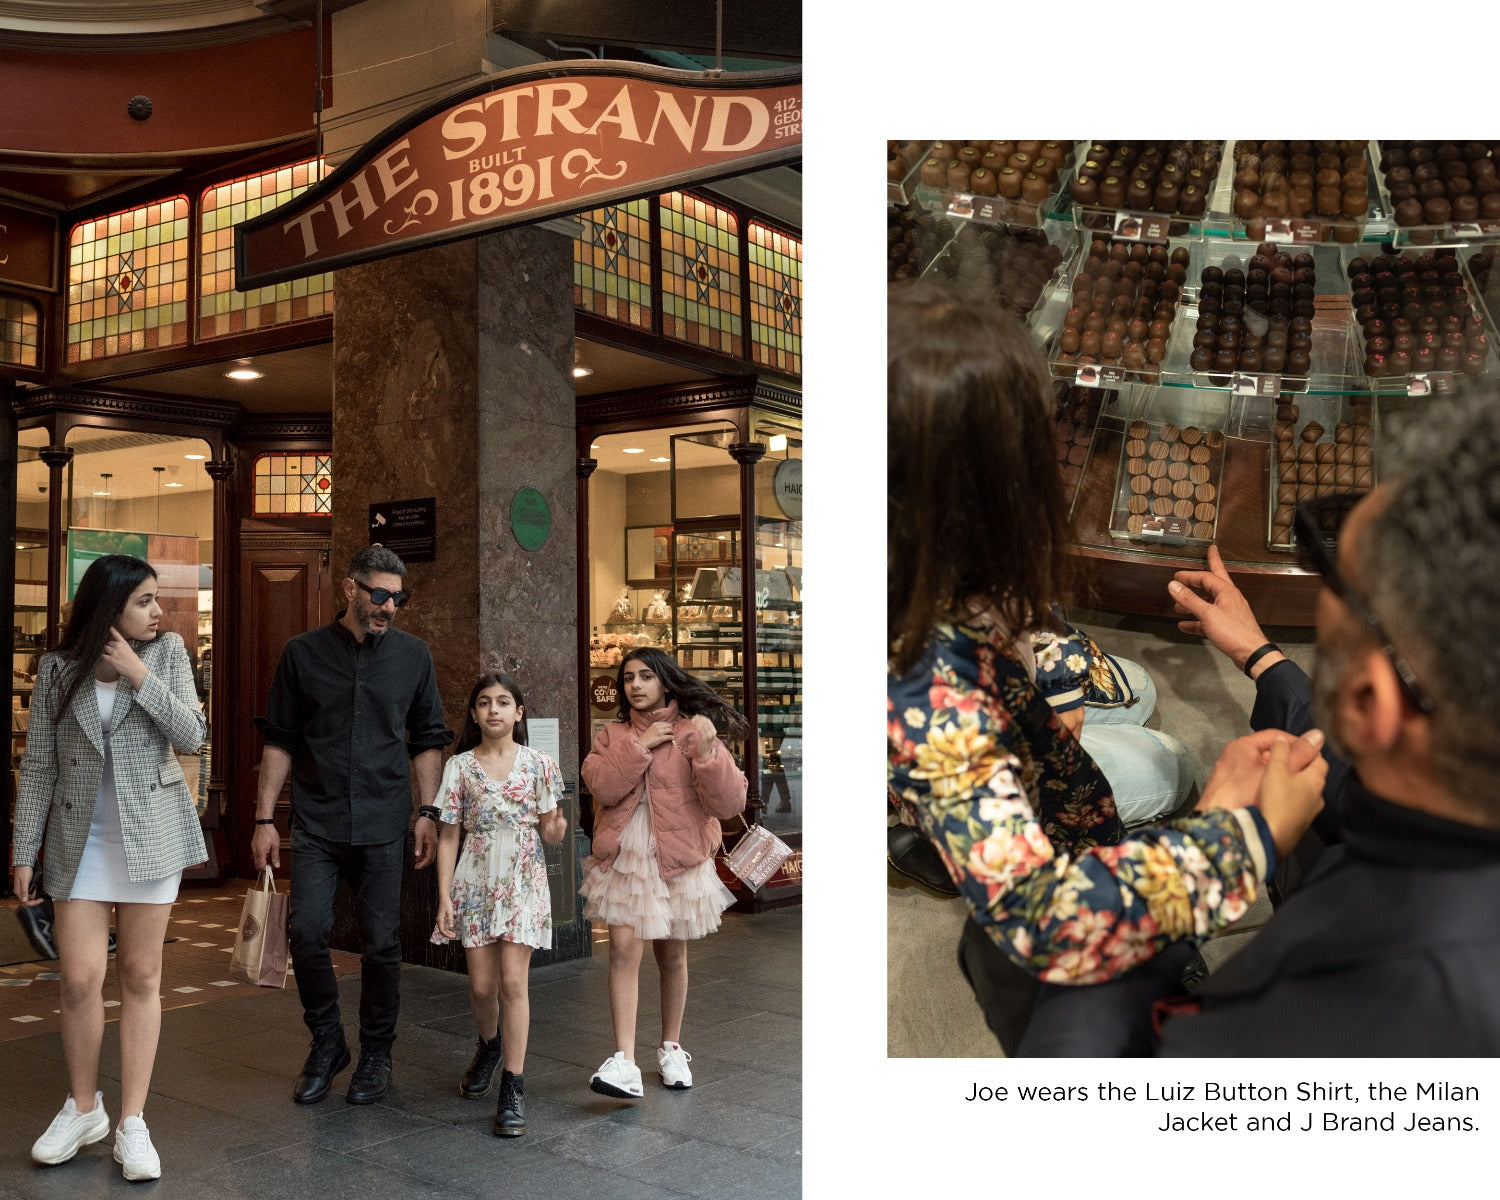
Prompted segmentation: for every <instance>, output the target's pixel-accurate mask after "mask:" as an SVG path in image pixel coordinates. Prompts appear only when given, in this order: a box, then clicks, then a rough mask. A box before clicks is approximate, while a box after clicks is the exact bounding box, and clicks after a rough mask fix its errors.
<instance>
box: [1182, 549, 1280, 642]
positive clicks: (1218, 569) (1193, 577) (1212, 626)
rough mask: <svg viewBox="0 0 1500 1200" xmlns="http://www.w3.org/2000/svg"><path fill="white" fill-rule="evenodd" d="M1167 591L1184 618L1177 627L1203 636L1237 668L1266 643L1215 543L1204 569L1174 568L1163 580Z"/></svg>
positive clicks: (1258, 623) (1247, 603)
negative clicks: (1169, 579) (1171, 573)
mask: <svg viewBox="0 0 1500 1200" xmlns="http://www.w3.org/2000/svg"><path fill="white" fill-rule="evenodd" d="M1195 589H1196V590H1195ZM1199 592H1202V593H1203V595H1201V596H1200V595H1199V594H1198V593H1199ZM1167 593H1168V594H1169V595H1170V596H1171V597H1172V600H1173V602H1174V603H1175V604H1176V606H1177V611H1178V612H1180V613H1182V614H1183V615H1184V616H1185V617H1186V618H1187V619H1186V620H1182V621H1178V622H1177V628H1178V629H1180V630H1182V632H1183V633H1192V634H1197V635H1198V636H1200V637H1206V638H1207V639H1208V640H1209V641H1210V642H1212V643H1213V645H1214V648H1215V649H1216V650H1218V651H1220V652H1221V653H1223V654H1227V655H1228V656H1229V658H1230V659H1231V660H1232V661H1233V662H1234V665H1235V666H1236V667H1239V668H1240V669H1241V670H1244V667H1245V660H1246V659H1247V658H1249V657H1250V656H1251V655H1252V654H1253V653H1255V651H1256V650H1258V649H1259V648H1260V647H1261V646H1264V645H1265V644H1266V640H1267V639H1266V635H1265V632H1264V631H1263V630H1262V629H1261V627H1260V622H1259V621H1257V620H1256V619H1255V614H1254V613H1253V612H1251V611H1250V604H1249V602H1248V601H1247V600H1246V599H1245V594H1244V593H1243V592H1241V591H1240V589H1239V588H1237V587H1235V585H1234V580H1232V579H1230V578H1229V572H1228V571H1226V570H1225V569H1224V559H1223V558H1222V557H1221V556H1220V555H1219V548H1218V547H1217V546H1210V547H1209V548H1208V570H1206V571H1178V572H1177V573H1176V574H1175V575H1174V576H1173V577H1172V582H1171V583H1169V584H1167ZM1267 665H1269V663H1268V664H1267Z"/></svg>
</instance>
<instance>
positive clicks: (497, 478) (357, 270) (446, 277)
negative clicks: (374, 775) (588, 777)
mask: <svg viewBox="0 0 1500 1200" xmlns="http://www.w3.org/2000/svg"><path fill="white" fill-rule="evenodd" d="M572 276H573V268H572V244H571V242H570V240H569V239H568V238H567V237H566V236H564V235H561V234H558V233H554V232H551V231H549V230H544V229H536V228H524V229H514V230H506V231H503V232H500V233H494V234H488V235H486V236H483V237H479V238H471V239H469V240H466V241H462V242H458V243H455V244H453V245H448V246H441V247H437V248H434V249H429V250H421V251H415V252H411V253H408V254H404V255H399V256H397V257H394V258H390V259H386V260H383V261H381V262H376V263H369V264H365V265H362V266H359V267H352V268H346V269H344V270H342V271H339V272H338V273H337V275H336V277H335V282H334V313H335V316H334V400H333V489H334V491H333V495H334V499H333V553H334V557H335V562H334V569H335V571H336V573H341V572H342V570H343V567H344V565H345V564H346V563H347V561H348V557H349V555H350V554H351V553H352V552H353V551H354V550H355V549H357V548H358V547H360V546H364V545H368V544H369V541H370V537H369V529H368V506H369V505H370V504H371V503H375V502H380V501H391V500H414V499H421V498H423V497H427V496H432V497H435V498H436V501H437V511H436V515H437V554H436V561H434V562H431V563H413V564H411V565H410V568H409V571H410V573H409V575H408V586H409V587H410V589H411V591H412V593H413V599H412V601H411V603H410V604H409V605H408V606H407V607H406V608H405V609H403V610H402V613H401V616H400V618H399V623H400V626H401V627H402V628H404V629H406V630H408V631H410V632H412V633H414V634H416V635H418V636H419V637H422V638H424V639H425V640H426V641H427V643H428V644H429V645H430V646H431V647H432V653H433V659H434V661H435V662H436V664H437V671H438V683H439V686H440V688H441V690H442V695H443V706H444V709H445V711H446V713H447V718H448V725H449V727H450V728H451V729H454V730H455V731H456V730H457V729H459V728H460V727H461V725H462V722H463V719H464V704H465V702H466V701H467V699H468V695H469V689H470V688H471V687H472V686H473V683H474V680H475V679H476V678H477V677H478V675H479V674H480V672H481V671H485V670H494V669H500V670H503V671H505V672H506V673H507V674H510V675H512V676H513V677H515V679H516V680H517V682H518V683H519V684H520V686H521V687H522V689H523V690H524V694H525V699H526V710H527V714H528V716H530V717H554V718H556V719H557V720H558V721H559V723H560V731H559V732H560V738H559V742H560V747H561V756H560V758H561V766H562V769H563V774H564V776H565V777H566V779H567V780H568V781H569V784H570V786H571V788H572V790H573V795H574V796H576V789H577V779H578V753H577V747H578V700H577V695H576V688H577V679H578V612H577V579H578V562H577V547H578V544H577V528H576V503H577V501H576V490H577V478H576V474H575V459H576V457H577V451H576V445H575V432H574V431H575V424H576V420H575V399H574V393H573V376H572V365H573V283H572ZM522 487H532V488H535V489H536V490H537V491H539V492H541V494H542V495H543V496H544V497H545V498H546V501H547V505H548V507H549V509H550V511H551V529H550V533H549V534H548V537H547V540H546V542H545V543H544V544H543V545H542V546H541V547H540V548H539V549H538V550H536V551H528V550H525V549H523V548H522V546H521V545H520V543H519V542H518V541H517V540H516V537H515V535H514V534H513V533H512V530H511V503H512V500H513V498H514V496H515V494H516V492H517V490H518V489H520V488H522ZM338 577H341V574H336V578H338ZM571 816H572V814H571V812H570V818H571ZM567 859H568V864H567V866H566V868H565V869H564V875H565V878H566V882H567V885H568V887H567V889H566V895H565V896H564V897H562V898H561V905H562V907H563V911H559V904H560V901H559V897H558V896H557V894H556V890H554V925H555V926H556V927H557V930H556V933H557V936H556V937H555V938H554V945H555V946H556V947H557V949H556V951H555V954H554V957H577V956H580V955H584V954H587V953H588V941H589V939H588V936H587V926H586V925H582V926H581V931H582V932H581V934H580V935H578V936H572V937H570V935H569V934H568V933H567V932H566V931H565V930H564V929H563V925H564V923H565V920H564V919H565V918H567V917H570V916H576V910H577V909H578V908H579V905H578V903H577V897H576V893H575V890H574V889H575V886H576V872H575V871H574V870H573V869H572V861H573V855H572V854H571V852H570V853H569V854H568V855H567ZM550 866H551V867H552V868H553V869H554V872H556V868H557V864H556V863H552V864H550ZM431 878H432V873H431V872H430V871H429V872H423V873H422V874H421V875H420V876H416V877H415V879H416V880H417V886H416V888H414V889H413V892H414V893H416V894H420V895H423V896H426V895H427V893H430V892H431V891H432V884H431V882H430V881H431ZM408 882H409V883H410V882H411V881H410V880H409V881H408ZM411 901H412V895H408V897H407V902H406V903H407V905H410V904H411ZM423 907H424V908H425V904H424V905H423ZM579 924H580V923H579V922H576V921H575V922H574V925H575V926H576V925H579ZM429 929H430V923H429ZM424 936H425V935H424ZM407 949H408V959H409V960H411V961H434V960H433V959H432V958H431V957H430V956H426V955H425V952H421V953H414V947H413V946H410V945H408V947H407ZM456 961H458V962H461V961H462V959H461V956H460V957H459V958H458V959H457V960H456ZM535 961H537V962H539V963H540V962H544V961H547V958H546V956H539V957H538V958H537V959H536V960H535ZM437 965H446V964H437Z"/></svg>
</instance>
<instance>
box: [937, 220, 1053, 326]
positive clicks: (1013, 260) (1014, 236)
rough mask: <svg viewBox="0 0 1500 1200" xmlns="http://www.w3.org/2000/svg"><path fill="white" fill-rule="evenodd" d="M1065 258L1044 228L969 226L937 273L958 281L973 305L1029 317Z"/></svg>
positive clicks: (963, 230) (940, 263)
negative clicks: (996, 307)
mask: <svg viewBox="0 0 1500 1200" xmlns="http://www.w3.org/2000/svg"><path fill="white" fill-rule="evenodd" d="M1062 258H1063V255H1062V251H1061V250H1060V249H1058V248H1057V247H1056V246H1055V245H1053V244H1052V243H1051V242H1049V241H1048V240H1047V237H1046V235H1045V234H1043V233H1042V232H1041V230H1038V229H1028V228H1025V227H1018V226H1014V225H1004V226H989V225H972V224H969V225H964V226H963V227H962V228H960V229H959V231H958V236H957V237H956V238H954V240H953V244H952V245H950V246H949V247H948V252H947V253H946V254H945V255H943V257H942V258H941V259H940V260H939V261H938V263H937V265H936V266H935V267H934V268H933V270H934V272H936V273H939V274H942V275H944V276H946V277H947V278H949V279H952V280H954V281H955V282H956V283H957V284H958V285H959V287H960V289H962V290H963V292H964V293H965V295H967V296H968V297H969V298H970V300H971V302H974V303H988V304H998V305H999V306H1000V307H1002V308H1007V309H1009V310H1010V311H1012V312H1014V313H1018V314H1022V315H1024V314H1026V313H1029V312H1030V311H1031V310H1032V309H1033V308H1035V307H1036V305H1037V302H1038V301H1039V300H1040V299H1041V297H1042V290H1043V288H1045V287H1046V286H1047V281H1048V280H1049V279H1051V278H1052V276H1053V274H1054V273H1055V272H1056V270H1057V268H1058V265H1059V264H1060V263H1061V262H1062Z"/></svg>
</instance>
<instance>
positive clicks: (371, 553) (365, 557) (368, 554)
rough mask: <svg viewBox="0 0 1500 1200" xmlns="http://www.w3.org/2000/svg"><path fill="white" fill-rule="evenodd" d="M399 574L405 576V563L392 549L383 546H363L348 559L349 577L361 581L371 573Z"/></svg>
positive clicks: (403, 577)
mask: <svg viewBox="0 0 1500 1200" xmlns="http://www.w3.org/2000/svg"><path fill="white" fill-rule="evenodd" d="M375 574H382V575H399V576H400V577H401V578H402V579H405V578H406V564H405V563H404V562H402V561H401V558H400V556H399V555H398V554H397V553H396V552H395V551H394V550H387V549H386V548H385V547H384V546H364V547H362V548H360V549H358V550H356V551H355V552H354V554H353V555H352V556H351V557H350V559H349V578H350V579H358V580H361V581H364V580H368V579H369V577H370V576H371V575H375Z"/></svg>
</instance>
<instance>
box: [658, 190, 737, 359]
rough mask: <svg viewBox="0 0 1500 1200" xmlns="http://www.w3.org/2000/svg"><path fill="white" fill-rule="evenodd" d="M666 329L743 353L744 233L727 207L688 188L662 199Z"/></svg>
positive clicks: (686, 339) (681, 337) (699, 342)
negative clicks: (742, 279)
mask: <svg viewBox="0 0 1500 1200" xmlns="http://www.w3.org/2000/svg"><path fill="white" fill-rule="evenodd" d="M661 307H662V332H663V333H665V334H666V335H667V336H668V337H670V338H676V339H677V340H678V341H683V342H692V343H693V344H694V345H697V346H704V347H707V348H708V349H710V350H717V351H719V352H720V353H723V354H733V355H736V356H738V355H740V354H743V352H744V350H743V343H744V335H743V332H742V324H741V316H740V235H739V228H738V223H737V222H736V220H735V216H734V214H733V213H732V212H730V211H728V210H727V209H723V208H720V207H718V206H717V205H715V204H710V203H708V201H706V200H700V199H699V198H698V197H697V196H693V195H690V194H688V193H687V192H668V193H667V194H666V195H664V196H662V197H661Z"/></svg>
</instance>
